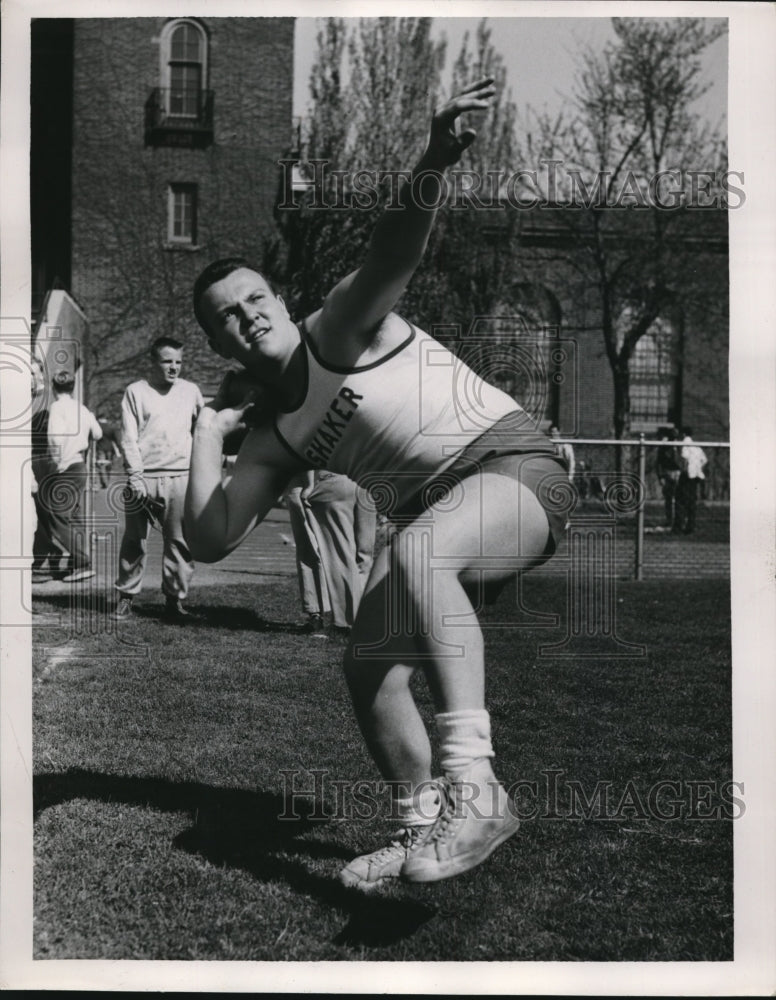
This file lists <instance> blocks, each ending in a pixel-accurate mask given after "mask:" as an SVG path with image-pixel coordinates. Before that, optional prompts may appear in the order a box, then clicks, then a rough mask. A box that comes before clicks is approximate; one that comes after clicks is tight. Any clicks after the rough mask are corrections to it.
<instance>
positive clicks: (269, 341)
mask: <svg viewBox="0 0 776 1000" xmlns="http://www.w3.org/2000/svg"><path fill="white" fill-rule="evenodd" d="M495 92H496V91H495V87H494V85H493V80H492V79H490V78H489V79H486V80H481V81H479V82H478V83H476V84H474V85H472V86H471V87H469V88H467V89H466V90H465V91H464V92H463V93H462V94H460V95H459V96H458V97H456V98H453V99H452V100H451V101H449V102H448V103H447V104H446V105H444V106H443V107H442V108H440V109H439V110H438V111H437V112H436V113H435V114H434V116H433V120H432V125H431V134H430V137H429V142H428V146H427V149H426V151H425V153H424V154H423V156H422V157H421V159H420V161H419V162H418V164H417V166H416V168H415V170H414V171H413V172H412V174H411V175H410V180H409V181H408V182H407V184H406V185H404V186H403V187H402V188H401V190H400V192H399V202H400V206H401V210H400V211H396V212H391V211H388V212H384V213H383V214H382V215H381V217H380V220H379V222H378V223H377V225H376V227H375V230H374V232H373V234H372V237H371V241H370V244H369V248H368V250H367V252H366V254H365V257H364V260H363V262H362V264H361V266H360V267H359V268H358V269H357V270H356V271H354V272H352V273H351V274H349V275H347V276H346V277H344V278H343V279H342V280H341V281H339V282H338V283H337V284H336V285H335V286H334V288H333V289H332V290H331V291H330V292H329V294H328V295H327V296H326V299H325V300H324V303H323V305H322V307H321V308H319V309H317V310H315V312H313V313H312V314H310V315H309V316H307V317H306V318H304V319H303V320H301V321H300V322H299V323H298V324H297V323H295V322H294V321H293V320H292V319H291V316H290V315H289V313H288V311H287V309H286V306H285V303H284V302H283V299H282V298H281V297H280V296H279V295H278V294H277V293H276V292H275V290H274V289H273V287H272V285H271V284H270V282H268V281H267V279H266V278H265V277H264V276H263V275H262V274H261V272H260V271H257V270H256V268H255V267H253V266H252V265H251V264H250V263H249V262H248V261H247V260H245V259H244V258H228V259H224V260H219V261H214V262H213V263H211V264H210V265H208V267H206V268H205V270H204V271H203V272H202V273H201V274H200V276H199V277H198V278H197V281H196V282H195V285H194V294H193V300H194V312H195V315H196V316H197V319H198V321H199V322H200V324H201V325H202V327H203V329H204V331H205V333H206V334H207V336H208V340H209V343H210V345H211V347H212V348H213V349H214V350H215V351H216V352H217V353H218V354H220V355H221V357H223V358H225V359H232V360H234V361H236V362H237V363H239V364H241V365H243V367H244V368H245V369H246V371H248V372H249V373H250V374H251V375H253V377H255V378H256V380H257V381H258V382H259V383H260V384H261V386H262V387H263V388H264V389H265V392H266V393H267V394H268V395H269V400H270V403H271V404H272V408H271V412H269V413H268V414H267V415H266V416H265V417H264V418H263V419H262V421H261V422H260V423H259V424H257V425H255V426H254V428H253V429H252V430H251V432H250V433H249V434H248V436H247V437H246V438H245V440H244V442H243V444H242V446H241V448H240V452H239V454H238V457H237V461H236V463H235V472H234V476H233V477H232V478H231V479H230V480H229V482H228V483H227V484H226V485H224V483H223V480H222V474H221V466H222V456H223V443H224V440H225V439H227V438H228V437H229V435H230V434H232V433H233V432H234V431H236V430H238V429H239V428H241V427H243V426H245V421H246V419H247V417H248V413H249V411H250V410H251V408H252V407H253V406H254V402H255V401H254V399H253V397H252V396H250V395H248V396H247V397H246V398H245V399H243V400H241V401H239V402H238V401H232V402H231V404H229V403H228V401H226V400H225V401H224V402H223V403H222V404H221V405H220V406H215V405H211V407H206V408H204V409H203V411H202V413H201V414H200V417H199V418H198V420H197V428H196V432H195V438H194V448H193V451H192V474H191V481H190V484H189V492H188V495H187V503H186V528H187V537H188V538H189V539H190V541H191V544H192V546H193V551H194V552H195V554H196V556H197V558H198V559H201V560H202V561H205V562H215V561H217V560H219V559H222V558H223V557H224V556H225V555H227V554H228V553H229V552H231V551H232V550H233V549H234V548H236V547H237V546H238V545H239V544H240V543H241V542H242V541H243V539H244V538H246V537H247V536H248V534H249V533H250V532H251V531H252V530H253V528H254V527H255V526H256V524H257V523H259V522H260V521H261V520H262V519H263V518H264V517H265V516H266V515H267V513H268V512H269V510H270V509H271V508H272V505H273V504H274V502H275V498H276V497H277V495H278V493H280V492H282V490H283V489H284V488H285V487H286V486H287V484H288V482H289V480H290V478H291V477H292V476H293V475H295V474H296V473H297V472H299V471H302V470H303V469H306V468H325V469H329V470H331V471H336V472H339V473H342V474H346V475H347V476H348V477H349V478H351V479H353V480H354V481H355V482H358V483H359V485H360V486H361V487H363V488H364V489H369V490H370V492H371V493H372V495H373V496H374V498H375V500H376V501H378V500H382V503H383V506H382V509H383V513H390V515H391V516H392V519H393V520H394V523H395V524H396V527H397V531H396V533H395V534H394V535H393V536H392V538H391V544H390V545H386V546H384V547H383V548H382V549H381V550H380V552H379V553H378V554H377V556H376V558H375V560H374V565H373V568H372V572H371V574H370V578H369V581H368V584H367V587H366V590H365V592H364V595H363V597H362V600H361V603H360V606H359V611H358V616H357V619H356V622H355V625H354V628H353V631H352V634H351V637H350V642H349V644H348V648H347V651H346V653H345V676H346V680H347V683H348V687H349V690H350V694H351V699H352V702H353V707H354V710H355V713H356V718H357V721H358V724H359V727H360V729H361V732H362V735H363V737H364V739H365V742H366V745H367V748H368V750H369V752H370V754H371V756H372V758H373V760H374V762H375V764H376V766H377V768H378V769H379V771H380V773H381V774H382V776H383V778H384V779H385V780H386V781H388V782H390V786H391V791H392V803H391V806H392V817H394V818H398V820H399V822H400V823H401V829H400V830H399V831H398V833H397V834H396V835H395V836H392V837H391V838H390V840H389V842H388V843H387V844H385V843H382V844H381V846H380V847H379V849H377V850H374V851H371V852H369V853H368V854H363V855H360V856H358V857H356V858H354V859H353V860H352V861H351V862H350V863H349V864H348V865H346V866H345V868H343V869H342V871H341V872H340V876H339V877H340V880H341V882H342V883H343V884H344V885H346V886H350V887H357V888H360V889H364V890H370V889H372V888H374V887H375V886H377V885H380V884H382V883H384V882H385V881H386V880H390V879H395V878H399V877H401V878H402V879H404V880H406V881H411V882H431V881H437V880H439V879H443V878H449V877H451V876H454V875H458V874H461V873H462V872H464V871H468V870H469V869H471V868H473V867H475V866H476V865H479V864H481V863H482V862H483V861H485V860H486V858H488V857H490V855H491V853H492V852H493V851H494V850H495V849H496V848H497V847H498V846H499V845H500V844H502V843H503V842H504V841H505V840H506V839H507V838H509V837H511V836H512V835H513V834H514V833H516V832H517V829H518V826H519V821H518V818H517V817H516V816H515V815H514V814H513V812H512V810H511V806H510V800H509V798H508V795H507V792H506V789H505V788H504V786H503V785H502V784H501V783H500V782H499V781H498V780H497V778H496V777H495V775H494V773H493V766H492V758H493V757H494V749H493V746H492V741H491V729H490V715H489V713H488V711H487V709H486V708H485V673H484V672H485V662H484V647H483V635H482V630H481V628H480V627H479V625H478V622H477V612H476V610H475V608H476V606H478V605H479V603H480V596H481V595H482V596H484V598H485V600H488V599H493V598H495V596H496V594H497V592H498V591H500V589H501V587H502V586H503V585H505V584H506V583H507V582H508V580H509V579H511V578H512V577H513V576H514V574H515V573H517V572H523V571H525V570H528V569H531V568H532V567H534V566H538V565H540V564H542V563H543V562H545V561H546V560H547V559H549V558H550V556H551V555H552V554H553V552H554V551H555V550H556V547H557V545H558V542H559V541H560V539H561V538H562V537H563V534H564V530H565V524H566V520H567V506H568V505H565V506H564V505H563V504H562V503H560V502H559V499H558V498H557V496H556V494H557V492H561V493H563V494H567V493H568V490H565V489H562V490H560V491H559V490H558V489H553V487H559V486H560V485H561V484H563V483H567V480H568V468H567V467H566V466H565V464H563V463H561V461H560V460H559V459H558V458H556V456H555V455H554V453H553V446H552V444H551V442H550V441H549V440H548V438H547V437H546V435H544V434H542V433H540V432H539V431H538V430H537V429H536V428H535V427H534V424H533V421H532V420H531V419H530V417H529V416H528V414H527V413H526V412H525V411H524V410H523V409H522V408H521V407H520V406H519V405H518V404H517V403H516V402H515V401H514V400H513V399H512V398H511V397H509V396H507V395H506V393H503V392H501V391H500V390H499V389H496V388H495V387H493V386H490V385H489V384H488V383H487V382H485V381H484V380H482V379H480V378H479V377H478V376H476V375H475V374H474V372H472V371H471V370H470V369H468V368H466V366H465V365H464V364H463V363H462V362H460V360H459V359H456V358H455V357H454V356H453V355H452V354H449V352H448V353H447V360H446V361H445V362H443V363H442V362H440V357H444V353H441V352H445V348H443V347H442V345H441V344H439V343H438V342H435V341H434V340H433V338H431V337H430V336H429V335H428V334H426V333H425V332H424V331H422V330H420V329H419V328H417V327H415V326H413V325H412V324H410V323H408V322H407V321H405V320H404V319H402V318H401V317H400V316H398V315H397V314H396V313H394V312H393V308H394V306H395V304H396V303H397V302H398V301H399V299H400V298H401V296H402V294H403V293H404V290H405V288H406V286H407V283H408V282H409V280H410V278H411V277H412V275H413V274H414V272H415V270H416V268H417V267H418V265H419V264H420V261H421V258H422V256H423V253H424V250H425V248H426V244H427V241H428V238H429V235H430V232H431V227H432V224H433V220H434V211H433V210H429V206H437V205H439V204H441V198H440V195H441V194H443V189H442V183H443V181H444V178H443V177H442V171H444V170H445V169H446V168H447V167H449V166H452V165H453V164H454V163H456V162H457V161H458V159H459V158H460V156H461V154H462V152H463V150H464V149H465V148H466V147H467V146H468V145H470V144H471V142H472V141H473V140H474V138H475V132H474V130H472V129H469V128H466V129H464V130H462V131H461V132H458V130H457V128H456V121H457V119H458V118H459V117H460V115H461V114H462V113H464V112H469V111H485V110H487V108H488V107H489V105H490V100H491V98H492V97H493V96H494V95H495ZM462 384H465V385H466V386H467V391H466V393H460V391H459V390H458V389H457V387H458V386H460V385H462ZM419 390H421V391H419ZM432 543H433V545H432ZM432 548H433V552H432ZM432 557H433V563H432V562H431V561H430V560H432ZM432 565H433V570H434V571H433V572H431V567H432ZM418 667H420V668H422V670H423V673H424V675H425V679H426V681H427V684H428V688H429V691H430V694H431V697H432V699H433V702H434V710H435V717H434V723H435V727H436V732H437V735H438V738H439V762H440V767H441V770H442V776H441V777H440V778H439V779H437V780H435V779H434V778H433V777H432V772H431V764H432V752H431V744H430V741H429V735H428V732H427V730H426V725H425V722H424V719H423V717H422V716H421V714H420V712H419V709H418V705H417V703H416V701H415V697H414V693H413V691H412V687H411V679H412V677H413V674H414V672H415V670H416V668H418Z"/></svg>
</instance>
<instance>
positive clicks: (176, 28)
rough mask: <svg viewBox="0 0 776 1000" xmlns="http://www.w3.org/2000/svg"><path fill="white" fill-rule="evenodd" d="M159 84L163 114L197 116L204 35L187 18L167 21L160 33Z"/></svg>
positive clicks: (204, 81)
mask: <svg viewBox="0 0 776 1000" xmlns="http://www.w3.org/2000/svg"><path fill="white" fill-rule="evenodd" d="M161 59H162V66H161V71H162V87H163V90H164V94H165V107H166V111H167V114H168V115H169V116H170V117H172V118H197V117H198V116H199V115H200V114H201V110H202V95H203V92H204V90H205V88H206V87H207V36H206V35H205V31H204V29H203V28H202V26H201V25H200V24H198V23H197V22H196V21H193V20H191V19H188V18H184V19H179V20H176V21H170V22H169V23H168V24H166V25H165V28H164V31H163V32H162V45H161Z"/></svg>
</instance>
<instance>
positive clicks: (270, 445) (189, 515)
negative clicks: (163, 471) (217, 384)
mask: <svg viewBox="0 0 776 1000" xmlns="http://www.w3.org/2000/svg"><path fill="white" fill-rule="evenodd" d="M216 398H217V399H218V397H216ZM252 405H253V400H252V398H251V397H247V398H246V399H245V400H244V401H243V403H241V404H240V405H238V406H228V407H227V406H225V407H223V408H222V409H215V408H214V407H213V406H212V405H211V406H206V407H204V408H203V410H202V411H201V412H200V414H199V416H198V418H197V423H196V427H195V430H194V442H193V445H192V451H191V472H190V474H189V485H188V489H187V491H186V503H185V509H184V517H183V525H184V534H185V536H186V542H187V544H188V546H189V549H190V551H191V554H192V557H193V558H194V559H195V560H196V561H197V562H205V563H212V562H218V560H219V559H223V558H224V556H226V555H228V554H229V553H230V552H231V551H232V549H234V548H236V547H237V546H238V545H239V544H240V542H242V541H243V539H244V538H245V537H246V536H247V535H248V534H250V532H251V531H252V530H253V529H254V528H255V527H256V525H257V524H258V523H259V522H260V521H262V520H263V519H264V518H265V517H266V516H267V514H268V513H269V511H270V510H271V509H272V507H273V505H274V504H275V502H276V500H277V498H278V497H279V496H280V494H281V493H282V492H283V490H284V489H285V487H286V485H287V483H288V480H289V478H290V477H291V474H292V473H293V471H294V470H293V469H291V468H290V467H289V465H288V464H287V461H286V460H285V459H284V456H282V455H276V454H275V451H276V450H277V449H278V448H279V446H278V445H277V444H276V442H275V441H274V438H273V436H272V431H271V429H270V428H269V427H267V429H266V431H265V430H264V429H262V428H258V429H256V430H254V431H253V432H252V433H251V434H249V437H248V438H247V439H246V440H245V442H244V443H243V446H242V447H241V449H240V453H239V455H238V457H237V461H236V463H235V468H234V474H233V475H232V476H231V478H230V479H229V481H228V482H227V483H226V485H225V486H224V485H223V481H222V475H221V464H222V461H223V445H224V439H225V438H226V437H228V436H229V435H230V434H233V433H235V432H238V431H241V430H244V429H245V428H246V426H247V425H246V419H245V414H246V411H247V410H248V409H249V408H250V407H251V406H252Z"/></svg>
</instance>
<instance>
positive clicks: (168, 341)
mask: <svg viewBox="0 0 776 1000" xmlns="http://www.w3.org/2000/svg"><path fill="white" fill-rule="evenodd" d="M163 347H171V348H172V349H173V350H174V351H182V350H183V344H182V343H181V342H180V340H176V339H175V337H166V336H165V337H157V338H156V340H155V341H154V342H153V344H151V357H152V358H158V357H159V351H161V349H162V348H163Z"/></svg>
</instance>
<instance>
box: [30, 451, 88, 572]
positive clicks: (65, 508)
mask: <svg viewBox="0 0 776 1000" xmlns="http://www.w3.org/2000/svg"><path fill="white" fill-rule="evenodd" d="M86 479H87V474H86V465H85V463H84V462H78V463H76V464H75V465H71V466H70V468H69V469H65V471H64V472H53V473H50V474H49V475H47V476H46V477H45V478H44V479H43V480H42V481H41V482H40V483H39V484H38V492H37V493H36V494H35V509H36V512H37V515H38V527H37V529H36V531H35V538H34V540H33V543H32V555H33V564H32V565H33V569H40V568H41V567H42V566H43V564H44V563H45V561H46V559H48V561H49V565H50V567H51V569H52V570H54V571H56V570H58V569H63V568H64V567H62V565H61V562H62V558H63V550H64V551H65V552H69V553H70V559H69V561H68V564H67V569H69V570H71V571H72V570H77V569H90V568H91V560H90V558H89V539H88V535H87V532H88V529H87V525H86V519H85V510H84V491H85V490H86Z"/></svg>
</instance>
